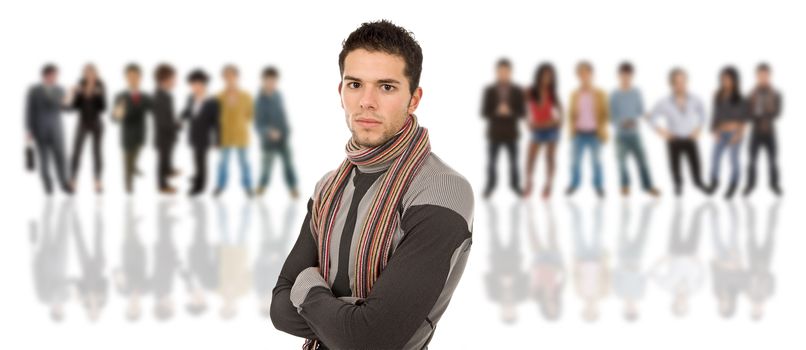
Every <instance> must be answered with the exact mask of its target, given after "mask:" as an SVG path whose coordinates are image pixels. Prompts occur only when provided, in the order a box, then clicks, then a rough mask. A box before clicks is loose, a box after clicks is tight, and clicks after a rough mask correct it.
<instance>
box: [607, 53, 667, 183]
mask: <svg viewBox="0 0 806 350" xmlns="http://www.w3.org/2000/svg"><path fill="white" fill-rule="evenodd" d="M633 72H634V68H633V65H632V64H631V63H629V62H623V63H622V64H621V65H619V68H618V77H619V88H618V89H616V90H614V91H613V93H611V94H610V118H611V119H610V121H611V123H612V124H613V127H614V128H615V129H616V158H617V160H618V166H619V173H620V176H621V193H622V194H623V195H625V196H626V195H629V194H630V174H629V170H628V169H627V157H628V156H630V155H632V156H633V157H634V159H635V162H636V164H637V165H638V172H639V174H640V177H641V187H642V188H643V189H644V191H646V192H647V193H648V194H650V195H652V196H658V195H659V194H660V192H658V190H657V189H656V188H655V186H654V185H653V184H652V175H651V174H650V172H649V162H648V161H647V157H646V152H644V145H643V143H642V142H641V134H640V132H639V129H638V122H639V121H640V118H641V116H642V115H643V114H644V101H643V98H642V96H641V91H640V90H638V88H636V87H634V86H633V85H632V79H633Z"/></svg>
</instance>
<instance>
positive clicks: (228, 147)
mask: <svg viewBox="0 0 806 350" xmlns="http://www.w3.org/2000/svg"><path fill="white" fill-rule="evenodd" d="M221 75H222V77H223V78H224V90H223V91H221V92H220V93H219V94H218V96H217V98H218V105H219V108H220V115H219V118H220V119H219V124H218V125H219V129H218V131H219V138H218V142H219V143H218V144H219V147H220V148H219V149H220V152H219V153H220V156H221V161H220V163H219V164H218V183H217V184H216V189H215V192H214V194H215V196H219V195H221V193H222V192H223V191H224V187H225V186H226V185H227V177H228V174H229V157H230V153H233V152H234V153H237V156H238V165H239V167H240V168H241V169H240V170H241V185H242V186H243V188H244V191H245V192H246V196H247V197H251V196H252V195H253V191H252V175H251V170H249V155H248V152H247V146H249V124H250V122H251V121H252V118H253V115H254V103H253V102H252V96H249V93H247V92H246V91H243V90H241V88H240V87H238V75H239V73H238V68H237V67H235V66H234V65H231V64H228V65H226V66H224V69H223V70H222V72H221Z"/></svg>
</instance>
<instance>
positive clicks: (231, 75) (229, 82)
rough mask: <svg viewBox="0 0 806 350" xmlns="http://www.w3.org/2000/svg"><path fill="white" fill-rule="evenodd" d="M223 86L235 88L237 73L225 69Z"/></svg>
mask: <svg viewBox="0 0 806 350" xmlns="http://www.w3.org/2000/svg"><path fill="white" fill-rule="evenodd" d="M223 78H224V84H225V85H226V86H227V88H235V87H237V86H238V73H237V72H236V71H235V70H233V69H227V70H225V71H224V74H223Z"/></svg>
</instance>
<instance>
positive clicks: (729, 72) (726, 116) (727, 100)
mask: <svg viewBox="0 0 806 350" xmlns="http://www.w3.org/2000/svg"><path fill="white" fill-rule="evenodd" d="M748 112H749V111H748V109H747V103H746V101H745V99H744V97H742V94H741V91H740V84H739V72H738V71H737V70H736V68H734V67H731V66H729V67H725V68H724V69H723V70H722V72H721V73H720V74H719V89H718V90H717V91H716V94H715V95H714V117H713V118H712V120H711V132H713V134H714V138H715V139H716V146H715V147H714V153H713V156H712V159H711V187H710V191H711V192H713V191H715V190H716V188H717V187H719V168H720V160H721V159H722V154H723V153H724V152H725V150H727V151H728V154H729V156H730V182H729V183H728V190H727V191H726V192H725V198H726V199H730V198H731V197H733V194H734V193H735V192H736V187H738V185H739V167H740V165H739V149H740V148H741V144H742V138H743V136H744V124H745V122H746V121H747V119H748V116H749V113H748Z"/></svg>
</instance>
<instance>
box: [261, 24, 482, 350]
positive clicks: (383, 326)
mask: <svg viewBox="0 0 806 350" xmlns="http://www.w3.org/2000/svg"><path fill="white" fill-rule="evenodd" d="M339 69H340V72H341V76H342V80H341V82H340V84H339V94H340V96H341V103H342V107H343V109H344V114H345V119H346V122H347V125H348V128H349V129H350V131H351V133H352V138H351V139H350V140H349V141H348V143H347V146H346V153H347V159H345V160H344V161H343V162H342V163H341V165H340V166H339V168H337V169H336V170H334V171H331V172H329V173H328V174H326V175H325V176H324V177H322V179H321V180H320V181H319V182H318V183H317V185H316V190H315V192H314V195H313V196H312V197H311V198H310V200H309V201H308V214H307V216H306V217H305V221H304V222H303V225H302V230H301V232H300V235H299V238H298V239H297V242H296V244H295V245H294V248H293V249H292V251H291V253H290V254H289V255H288V258H287V259H286V261H285V264H284V265H283V268H282V271H281V272H280V277H279V279H278V281H277V286H276V287H275V288H274V292H273V293H274V297H273V299H272V305H271V313H270V314H271V319H272V323H273V324H274V326H275V327H276V328H277V329H279V330H282V331H284V332H287V333H290V334H293V335H297V336H300V337H305V338H307V339H308V341H306V348H308V349H313V348H317V349H326V348H332V349H423V348H425V347H426V346H427V344H428V342H429V340H430V339H431V337H432V336H433V332H434V327H435V326H436V324H437V322H438V321H439V319H440V317H441V316H442V314H443V313H444V311H445V309H446V308H447V306H448V302H449V300H450V298H451V295H452V294H453V291H454V289H455V288H456V285H457V283H458V282H459V278H460V276H461V275H462V272H463V270H464V267H465V264H466V262H467V257H468V254H469V251H470V244H471V231H472V223H473V190H472V188H471V187H470V184H469V183H468V182H467V180H466V179H465V178H464V177H463V176H462V175H461V174H459V173H457V172H456V171H454V170H453V169H451V168H450V167H449V166H448V165H446V164H445V163H444V162H443V161H442V160H441V159H440V158H439V157H437V156H436V155H435V154H433V153H431V151H430V149H431V148H430V144H429V141H428V131H427V130H426V129H425V128H423V127H420V126H419V125H418V122H417V117H416V116H415V115H414V112H415V110H416V109H417V106H418V105H419V103H420V100H421V98H422V94H423V92H422V88H420V87H419V78H420V72H421V70H422V51H421V49H420V46H419V44H418V43H417V42H416V41H415V40H414V38H413V37H412V35H411V33H409V32H408V31H406V29H404V28H401V27H398V26H396V25H394V24H392V23H390V22H388V21H379V22H371V23H364V24H363V25H361V27H359V28H358V29H357V30H356V31H354V32H353V33H351V34H350V36H349V37H348V38H347V39H346V40H345V41H344V43H343V49H342V52H341V54H340V55H339Z"/></svg>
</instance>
